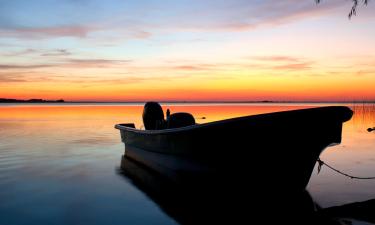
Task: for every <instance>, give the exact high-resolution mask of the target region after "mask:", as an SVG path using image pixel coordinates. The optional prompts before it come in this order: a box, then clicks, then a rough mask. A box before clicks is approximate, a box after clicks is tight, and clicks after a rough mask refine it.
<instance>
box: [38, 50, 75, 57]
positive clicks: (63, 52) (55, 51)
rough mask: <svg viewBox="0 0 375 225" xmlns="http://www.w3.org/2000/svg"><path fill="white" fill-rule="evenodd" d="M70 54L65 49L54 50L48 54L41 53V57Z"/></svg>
mask: <svg viewBox="0 0 375 225" xmlns="http://www.w3.org/2000/svg"><path fill="white" fill-rule="evenodd" d="M71 54H72V53H71V52H70V51H68V50H67V49H55V50H52V51H50V52H46V53H42V54H41V56H68V55H71Z"/></svg>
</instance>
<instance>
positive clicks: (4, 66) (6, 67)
mask: <svg viewBox="0 0 375 225" xmlns="http://www.w3.org/2000/svg"><path fill="white" fill-rule="evenodd" d="M53 66H55V65H53V64H34V65H15V64H0V71H1V70H14V69H21V70H23V69H26V70H29V69H39V68H47V67H53Z"/></svg>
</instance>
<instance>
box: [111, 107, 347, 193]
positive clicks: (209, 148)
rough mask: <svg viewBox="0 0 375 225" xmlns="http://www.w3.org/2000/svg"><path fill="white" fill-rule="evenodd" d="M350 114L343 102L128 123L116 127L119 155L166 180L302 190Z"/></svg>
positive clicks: (339, 139) (290, 190)
mask: <svg viewBox="0 0 375 225" xmlns="http://www.w3.org/2000/svg"><path fill="white" fill-rule="evenodd" d="M352 114H353V112H352V110H350V109H349V108H348V107H345V106H325V107H315V108H307V109H299V110H289V111H280V112H272V113H266V114H259V115H249V116H243V117H236V118H230V119H225V120H220V121H214V122H208V123H203V124H193V125H189V126H184V127H178V128H170V129H168V128H167V129H156V130H141V129H136V128H135V126H134V124H132V123H127V124H126V123H124V124H117V125H115V128H116V129H118V130H120V133H121V139H122V142H124V143H125V154H124V157H127V158H130V159H132V160H134V161H136V162H138V163H141V164H143V165H145V166H147V167H148V168H151V169H152V170H154V171H156V172H158V173H160V174H163V175H164V176H168V177H169V178H171V180H173V179H175V180H176V181H177V179H180V178H181V177H184V180H189V179H186V178H189V177H190V178H194V179H192V180H193V181H196V180H199V181H211V180H215V181H216V182H219V183H220V181H222V180H223V179H225V180H226V182H229V183H231V184H233V185H236V184H241V185H242V184H243V183H244V182H243V181H244V180H246V181H248V182H249V183H250V185H251V188H252V189H257V190H259V191H260V190H264V189H270V190H271V189H272V190H274V189H275V187H277V188H276V189H277V190H278V193H277V194H278V195H279V194H280V193H281V192H285V191H288V192H289V193H295V192H298V191H303V190H305V188H306V186H307V184H308V182H309V180H310V176H311V174H312V171H313V169H314V166H315V164H316V162H317V159H318V158H319V156H320V154H321V152H322V151H323V150H324V149H325V148H326V147H328V146H332V145H335V144H339V143H340V142H341V138H342V126H343V123H344V122H345V121H348V120H350V119H351V117H352ZM239 181H241V182H240V183H238V182H239ZM196 183H199V182H196ZM197 185H199V184H197ZM248 187H250V186H248Z"/></svg>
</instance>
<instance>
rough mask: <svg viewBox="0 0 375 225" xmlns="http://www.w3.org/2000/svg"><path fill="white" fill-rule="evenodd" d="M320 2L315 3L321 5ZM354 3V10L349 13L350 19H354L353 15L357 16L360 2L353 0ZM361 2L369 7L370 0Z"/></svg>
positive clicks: (318, 0) (316, 0)
mask: <svg viewBox="0 0 375 225" xmlns="http://www.w3.org/2000/svg"><path fill="white" fill-rule="evenodd" d="M320 1H321V0H315V2H316V3H317V4H319V3H320ZM352 1H353V6H352V8H351V10H350V12H349V15H348V17H349V19H350V18H352V16H353V15H354V16H356V15H357V6H358V2H360V0H352ZM361 1H362V3H363V4H364V5H367V3H368V1H369V0H361Z"/></svg>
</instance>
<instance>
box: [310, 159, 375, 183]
mask: <svg viewBox="0 0 375 225" xmlns="http://www.w3.org/2000/svg"><path fill="white" fill-rule="evenodd" d="M317 161H318V174H319V173H320V170H321V169H322V166H323V165H325V166H326V167H328V168H330V169H331V170H333V171H335V172H337V173H339V174H341V175H344V176H346V177H349V178H351V179H358V180H372V179H375V177H357V176H352V175H349V174H347V173H344V172H341V171H340V170H338V169H335V168H333V167H332V166H330V165H328V164H327V163H325V162H323V161H322V160H321V159H320V158H318V160H317Z"/></svg>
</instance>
